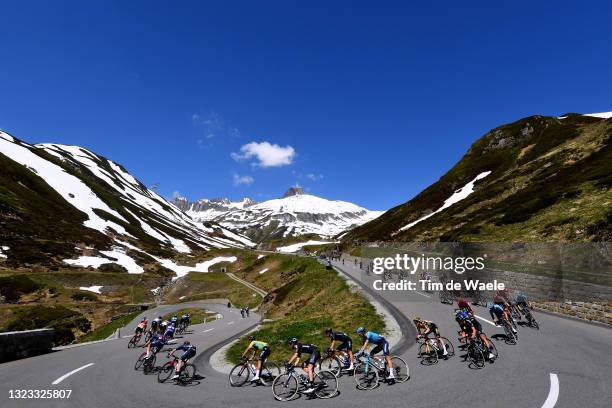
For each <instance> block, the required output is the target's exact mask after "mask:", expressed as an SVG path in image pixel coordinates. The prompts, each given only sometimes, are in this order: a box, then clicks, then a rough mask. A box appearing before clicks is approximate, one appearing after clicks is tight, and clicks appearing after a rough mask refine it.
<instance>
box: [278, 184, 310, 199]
mask: <svg viewBox="0 0 612 408" xmlns="http://www.w3.org/2000/svg"><path fill="white" fill-rule="evenodd" d="M303 194H306V192H305V191H304V189H303V188H302V187H297V186H295V187H289V190H287V191H286V192H285V194H283V198H287V197H291V196H295V195H303Z"/></svg>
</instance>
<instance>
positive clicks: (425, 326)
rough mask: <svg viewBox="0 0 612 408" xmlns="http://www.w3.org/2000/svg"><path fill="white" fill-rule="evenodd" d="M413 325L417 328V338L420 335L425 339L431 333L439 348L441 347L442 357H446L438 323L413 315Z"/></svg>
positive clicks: (446, 352)
mask: <svg viewBox="0 0 612 408" xmlns="http://www.w3.org/2000/svg"><path fill="white" fill-rule="evenodd" d="M412 321H413V322H414V325H415V326H416V329H417V334H418V335H417V340H418V339H420V338H421V337H423V338H425V341H427V340H429V335H430V334H433V335H434V337H435V338H436V341H437V343H438V345H439V346H440V348H441V349H442V355H443V356H444V358H447V357H448V351H447V350H446V344H444V342H443V341H442V339H441V338H440V329H438V325H437V324H435V323H434V322H430V321H429V320H423V319H421V318H420V317H415V318H414V319H412Z"/></svg>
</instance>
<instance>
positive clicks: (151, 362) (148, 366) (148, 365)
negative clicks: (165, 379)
mask: <svg viewBox="0 0 612 408" xmlns="http://www.w3.org/2000/svg"><path fill="white" fill-rule="evenodd" d="M156 359H157V357H156V356H155V354H152V355H150V356H149V358H146V359H145V360H144V362H143V364H142V372H143V373H145V374H149V373H150V372H151V371H153V369H155V360H156Z"/></svg>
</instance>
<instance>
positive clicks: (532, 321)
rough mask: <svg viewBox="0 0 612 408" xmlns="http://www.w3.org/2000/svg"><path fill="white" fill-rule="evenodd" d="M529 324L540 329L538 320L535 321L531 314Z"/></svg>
mask: <svg viewBox="0 0 612 408" xmlns="http://www.w3.org/2000/svg"><path fill="white" fill-rule="evenodd" d="M530 326H531V327H533V328H534V329H536V330H540V325H539V324H538V322H537V321H536V319H535V318H534V317H533V316H531V323H530Z"/></svg>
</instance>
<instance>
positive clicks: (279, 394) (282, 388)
mask: <svg viewBox="0 0 612 408" xmlns="http://www.w3.org/2000/svg"><path fill="white" fill-rule="evenodd" d="M298 388H299V386H298V380H297V378H295V375H292V374H287V373H284V374H281V375H279V376H278V377H276V378H275V379H274V382H273V383H272V394H274V398H276V399H277V400H279V401H290V400H292V399H293V398H295V396H296V395H297V393H298Z"/></svg>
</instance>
